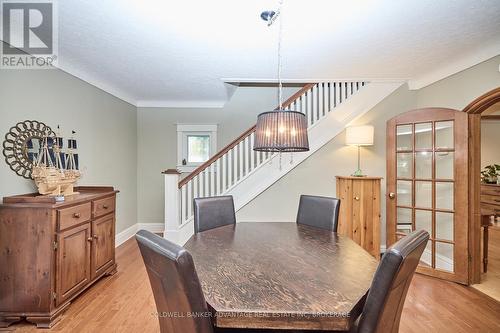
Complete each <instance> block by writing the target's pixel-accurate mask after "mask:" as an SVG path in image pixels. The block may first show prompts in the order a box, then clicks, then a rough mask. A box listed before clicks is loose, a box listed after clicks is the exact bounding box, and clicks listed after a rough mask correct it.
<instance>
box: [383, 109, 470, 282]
mask: <svg viewBox="0 0 500 333" xmlns="http://www.w3.org/2000/svg"><path fill="white" fill-rule="evenodd" d="M387 196H388V198H387V201H386V202H387V245H388V246H389V245H391V244H393V243H394V242H396V240H398V239H400V238H402V237H404V235H406V234H408V233H409V232H411V231H413V230H420V229H424V230H426V231H428V232H429V234H430V240H429V242H428V244H427V247H426V249H425V251H424V253H423V255H422V258H421V261H420V264H419V267H418V268H417V271H418V272H420V273H424V274H427V275H431V276H435V277H439V278H443V279H446V280H451V281H455V282H460V283H465V284H467V283H468V263H469V260H468V257H469V256H468V115H467V114H466V113H463V112H460V111H457V110H452V109H443V108H427V109H419V110H414V111H409V112H406V113H404V114H401V115H399V116H397V117H395V118H393V119H391V120H389V121H388V122H387Z"/></svg>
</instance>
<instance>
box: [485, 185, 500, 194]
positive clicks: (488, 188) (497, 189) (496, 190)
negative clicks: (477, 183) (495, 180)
mask: <svg viewBox="0 0 500 333" xmlns="http://www.w3.org/2000/svg"><path fill="white" fill-rule="evenodd" d="M483 194H484V195H495V196H500V186H496V185H482V186H481V195H483Z"/></svg>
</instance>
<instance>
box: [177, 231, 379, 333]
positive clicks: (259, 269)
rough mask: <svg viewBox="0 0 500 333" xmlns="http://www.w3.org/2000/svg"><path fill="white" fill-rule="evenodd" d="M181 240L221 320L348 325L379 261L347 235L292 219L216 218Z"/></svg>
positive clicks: (239, 324)
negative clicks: (225, 221) (216, 223)
mask: <svg viewBox="0 0 500 333" xmlns="http://www.w3.org/2000/svg"><path fill="white" fill-rule="evenodd" d="M185 247H186V249H187V250H188V251H189V252H190V253H191V255H192V256H193V260H194V263H195V266H196V270H197V273H198V277H199V279H200V283H201V285H202V289H203V292H204V294H205V299H206V301H207V303H208V305H209V308H210V310H211V311H212V315H213V322H214V325H215V326H217V327H226V328H262V329H270V328H279V329H310V330H314V329H316V330H349V329H350V328H351V326H352V324H353V322H354V321H355V320H356V318H357V317H358V316H359V314H360V313H361V310H362V306H363V303H364V299H365V297H366V294H367V292H368V289H369V288H370V285H371V281H372V278H373V275H374V273H375V270H376V268H377V265H378V261H377V260H375V259H374V258H373V257H372V256H371V255H370V254H369V253H368V252H366V251H365V250H364V249H363V248H361V247H360V246H359V245H357V244H356V243H355V242H354V241H352V240H351V239H349V238H348V237H346V236H342V235H338V234H337V233H333V232H330V231H328V230H323V229H318V228H314V227H310V226H305V225H299V224H296V223H285V222H269V223H264V222H246V223H245V222H242V223H237V224H236V225H228V226H223V227H219V228H215V229H212V230H208V231H204V232H201V233H198V234H195V235H194V236H193V237H191V239H190V240H189V241H188V242H187V243H186V245H185Z"/></svg>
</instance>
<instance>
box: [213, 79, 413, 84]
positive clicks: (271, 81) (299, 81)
mask: <svg viewBox="0 0 500 333" xmlns="http://www.w3.org/2000/svg"><path fill="white" fill-rule="evenodd" d="M408 80H409V78H398V77H395V78H369V77H335V78H327V79H325V78H303V79H283V80H281V81H282V82H283V83H284V84H307V83H319V82H360V81H365V82H377V83H399V82H406V81H408ZM221 81H223V82H224V83H227V84H231V85H237V84H239V83H242V84H247V83H250V84H255V83H260V84H276V83H278V80H277V79H269V78H237V77H236V78H222V79H221Z"/></svg>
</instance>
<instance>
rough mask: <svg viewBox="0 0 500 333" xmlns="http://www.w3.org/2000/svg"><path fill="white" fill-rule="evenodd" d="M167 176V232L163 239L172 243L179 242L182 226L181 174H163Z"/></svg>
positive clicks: (175, 171)
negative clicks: (180, 212) (179, 231)
mask: <svg viewBox="0 0 500 333" xmlns="http://www.w3.org/2000/svg"><path fill="white" fill-rule="evenodd" d="M162 173H163V175H164V176H165V231H164V233H163V237H164V238H165V239H168V240H170V241H172V242H175V243H177V242H178V239H177V238H178V230H179V226H180V224H181V223H180V214H179V210H180V209H179V207H180V202H179V200H180V197H179V179H180V175H181V173H180V172H179V171H178V170H176V169H168V170H165V171H163V172H162Z"/></svg>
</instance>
